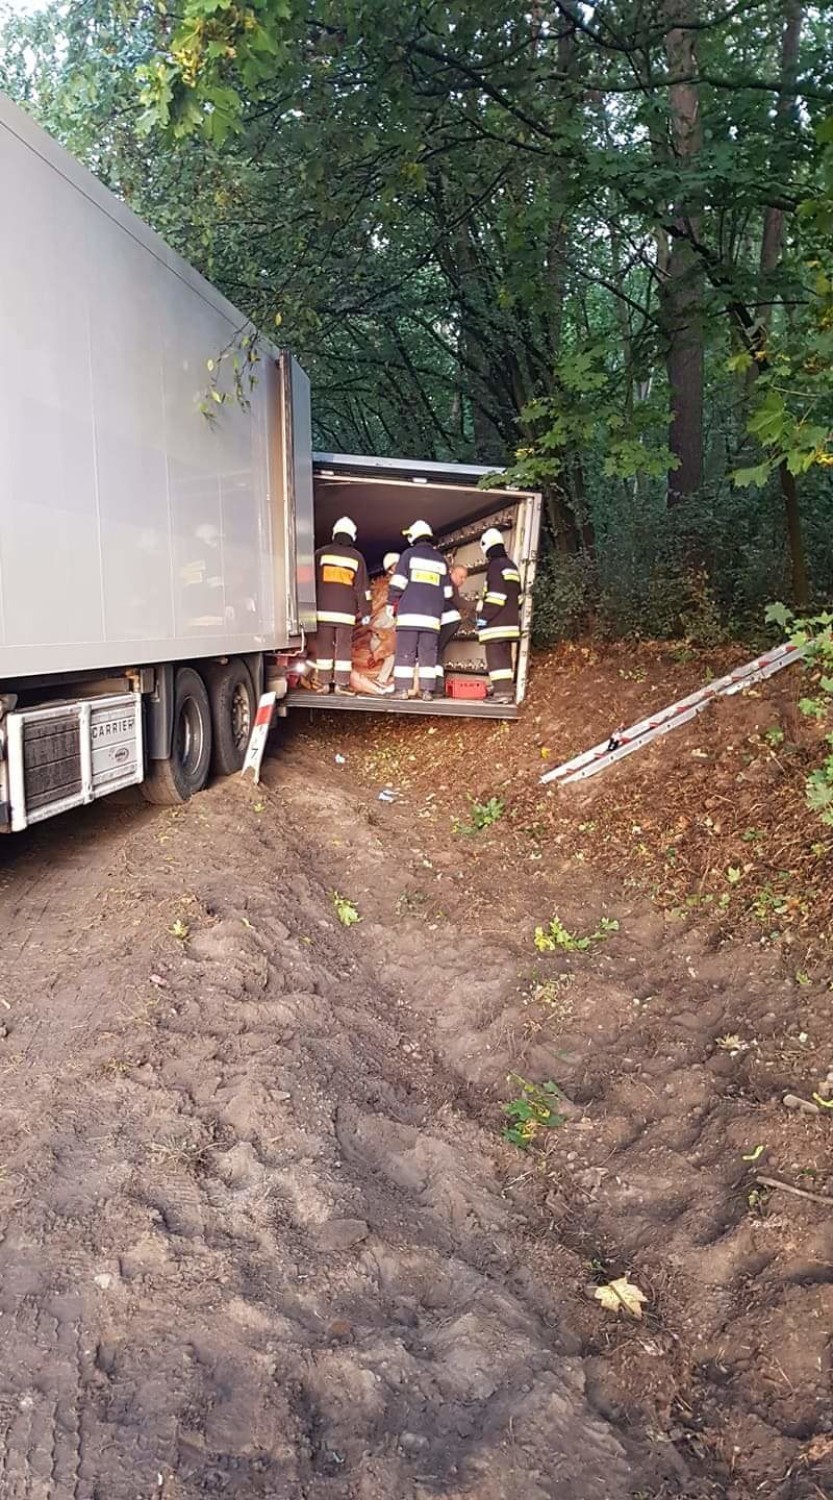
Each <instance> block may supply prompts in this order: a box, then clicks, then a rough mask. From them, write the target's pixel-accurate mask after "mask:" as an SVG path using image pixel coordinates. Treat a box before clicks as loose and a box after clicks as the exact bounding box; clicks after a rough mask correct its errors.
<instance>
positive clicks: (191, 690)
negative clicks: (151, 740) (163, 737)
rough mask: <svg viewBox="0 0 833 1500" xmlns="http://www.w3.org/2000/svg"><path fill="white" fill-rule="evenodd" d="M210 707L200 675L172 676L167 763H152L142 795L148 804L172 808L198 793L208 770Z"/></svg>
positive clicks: (182, 672) (187, 670)
mask: <svg viewBox="0 0 833 1500" xmlns="http://www.w3.org/2000/svg"><path fill="white" fill-rule="evenodd" d="M212 743H213V734H212V727H211V705H210V703H209V701H208V691H207V689H206V686H205V683H204V682H203V680H202V678H201V677H200V674H199V672H195V671H194V670H193V668H192V667H179V668H178V670H177V672H176V674H175V676H174V710H173V737H172V742H171V754H170V756H169V758H168V759H167V760H152V761H151V763H150V766H149V769H148V775H147V777H146V778H145V780H144V781H143V782H142V791H143V792H144V794H145V797H146V798H147V800H148V802H155V803H157V804H158V805H159V806H161V807H175V806H177V805H178V804H179V803H180V802H187V801H188V799H189V797H193V795H194V793H195V792H201V791H202V789H203V787H204V786H205V783H206V782H207V780H208V772H209V770H210V768H211V747H212Z"/></svg>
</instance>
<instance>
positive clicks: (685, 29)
mask: <svg viewBox="0 0 833 1500" xmlns="http://www.w3.org/2000/svg"><path fill="white" fill-rule="evenodd" d="M698 12H699V3H698V0H664V3H663V16H664V20H665V24H666V26H667V27H668V30H667V31H666V34H665V54H666V60H667V63H668V69H669V72H670V73H671V76H672V79H673V80H674V81H673V82H672V83H671V85H670V87H669V114H670V144H671V152H672V158H673V160H674V161H675V162H676V165H677V169H678V171H679V174H680V182H679V188H678V201H677V203H676V204H675V206H674V218H675V221H676V223H677V224H679V226H680V229H681V231H682V233H681V234H680V235H675V236H674V237H673V239H672V242H671V250H670V255H669V260H668V274H667V277H666V279H665V281H664V283H663V290H662V310H663V321H664V324H665V332H666V337H667V340H668V352H667V355H666V369H667V372H668V386H669V398H670V405H671V420H670V426H669V435H668V446H669V447H670V449H671V452H672V453H673V454H674V457H675V458H676V459H677V466H676V468H674V469H672V470H670V472H669V475H668V504H669V505H676V504H678V503H679V502H680V501H682V500H686V499H687V498H688V497H689V496H690V495H693V494H695V493H696V492H697V491H698V490H699V489H700V487H701V485H702V483H703V366H704V360H703V286H704V280H703V268H702V263H701V259H700V257H699V256H698V255H697V253H696V251H695V250H694V249H693V248H692V246H691V244H690V243H689V238H688V237H689V236H691V237H692V238H694V239H696V240H699V238H700V217H699V208H698V203H697V198H698V194H697V192H696V191H694V190H691V189H689V187H688V184H687V182H686V178H687V176H688V175H689V174H690V173H691V172H692V170H693V169H694V168H695V167H696V166H697V158H698V156H699V154H700V151H701V148H702V143H703V126H702V120H701V116H700V98H699V87H698V85H697V83H696V82H695V81H694V80H695V77H696V73H697V55H696V36H697V33H696V31H694V30H692V29H691V28H692V27H693V26H694V25H695V24H696V22H697V20H698Z"/></svg>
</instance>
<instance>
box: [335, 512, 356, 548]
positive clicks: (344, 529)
mask: <svg viewBox="0 0 833 1500" xmlns="http://www.w3.org/2000/svg"><path fill="white" fill-rule="evenodd" d="M339 534H340V535H342V536H349V538H350V540H351V542H354V541H355V540H356V536H357V531H356V523H355V521H351V520H350V517H349V516H342V517H341V520H340V521H336V523H335V526H334V527H333V536H339Z"/></svg>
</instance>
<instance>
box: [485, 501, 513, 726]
mask: <svg viewBox="0 0 833 1500" xmlns="http://www.w3.org/2000/svg"><path fill="white" fill-rule="evenodd" d="M480 546H481V547H482V549H483V555H484V557H485V558H486V561H487V563H488V568H487V570H486V592H485V594H484V596H483V600H482V602H481V606H480V618H479V619H478V621H477V639H478V640H479V641H480V642H481V644H482V645H484V646H485V647H486V666H487V667H488V670H489V682H490V684H491V687H492V696H493V699H494V702H495V703H511V702H512V701H513V696H514V695H513V691H512V689H513V683H514V677H515V671H514V666H513V662H512V646H513V643H514V642H515V641H519V640H520V638H521V612H520V598H521V575H520V573H519V572H518V569H517V567H516V566H515V564H514V563H513V561H512V559H511V557H509V556H508V555H507V552H506V548H505V547H504V545H503V537H502V536H501V533H500V532H499V531H498V529H497V527H496V526H490V527H489V528H488V530H486V531H484V533H483V535H482V537H481V538H480Z"/></svg>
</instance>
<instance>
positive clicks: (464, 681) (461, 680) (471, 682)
mask: <svg viewBox="0 0 833 1500" xmlns="http://www.w3.org/2000/svg"><path fill="white" fill-rule="evenodd" d="M445 695H446V697H447V698H485V697H486V684H485V682H479V681H478V680H477V678H476V677H450V678H449V680H448V682H447V683H446V685H445Z"/></svg>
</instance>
